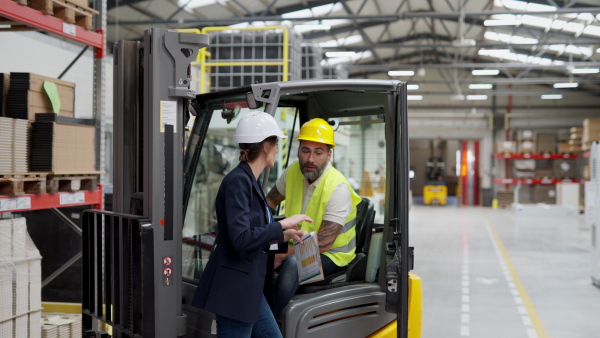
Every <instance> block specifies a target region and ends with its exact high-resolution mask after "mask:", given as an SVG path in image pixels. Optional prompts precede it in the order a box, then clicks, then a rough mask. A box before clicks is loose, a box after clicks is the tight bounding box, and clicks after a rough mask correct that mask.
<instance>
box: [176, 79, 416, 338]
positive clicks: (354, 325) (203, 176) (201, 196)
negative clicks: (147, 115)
mask: <svg viewBox="0 0 600 338" xmlns="http://www.w3.org/2000/svg"><path fill="white" fill-rule="evenodd" d="M403 95H405V84H404V83H402V82H398V81H374V80H364V81H356V80H353V81H348V80H346V81H343V80H331V81H297V82H280V83H271V84H261V85H252V86H245V87H240V88H237V89H232V90H227V91H223V92H219V93H207V94H201V95H198V96H197V97H196V99H194V100H193V101H192V102H191V107H192V109H191V111H193V112H194V113H195V115H196V116H195V118H194V119H192V121H190V123H189V124H188V126H189V134H188V138H189V139H188V141H187V147H186V153H185V164H184V208H185V209H184V225H183V248H182V253H183V279H184V287H183V296H184V300H185V302H184V312H185V313H186V315H187V316H188V328H187V335H188V337H200V336H202V337H204V336H210V335H211V334H213V333H214V328H215V323H214V322H213V321H212V318H213V315H212V314H210V313H207V312H205V311H202V310H199V309H197V308H194V307H192V306H191V300H192V299H193V296H194V291H195V289H196V286H197V283H198V281H199V279H200V276H201V275H202V272H203V270H204V267H205V266H206V264H207V262H208V260H209V259H210V254H211V251H212V248H213V246H214V245H215V239H216V236H217V234H216V232H215V231H216V228H217V226H216V216H215V209H214V201H215V197H216V194H217V191H218V189H219V186H220V183H221V181H222V180H223V178H224V177H225V175H227V173H228V172H229V171H231V170H232V169H233V168H235V167H236V166H237V164H238V163H239V160H238V155H239V149H238V146H237V144H236V143H235V142H233V135H234V133H235V129H236V125H237V122H238V121H239V119H240V117H241V116H243V115H244V114H245V113H247V112H248V111H250V110H251V109H256V108H258V109H259V110H265V111H266V112H268V113H271V114H273V116H274V117H275V119H276V120H277V121H278V122H279V123H280V127H281V129H282V130H283V131H284V133H286V135H287V136H288V138H287V139H282V140H280V142H279V145H278V146H279V147H280V148H279V152H278V159H277V160H276V163H275V166H274V168H272V169H271V170H270V171H269V170H265V172H263V174H262V175H261V177H260V178H259V180H260V182H262V185H263V189H264V190H265V191H269V190H270V189H271V187H272V186H273V185H274V184H275V181H276V180H277V178H278V177H279V175H280V174H281V173H282V172H283V170H284V169H285V168H286V167H287V166H288V165H289V164H291V163H293V162H294V161H296V160H297V149H298V144H299V142H298V140H297V134H298V130H299V128H300V126H301V125H302V124H303V123H304V122H306V121H308V120H310V119H312V118H317V117H319V118H322V119H325V120H326V121H328V122H329V123H330V125H331V126H332V127H333V129H334V130H335V142H336V147H335V148H334V150H333V156H332V160H331V162H332V165H333V166H334V167H335V168H337V169H338V170H340V171H341V172H342V173H343V174H344V175H345V176H346V177H347V178H348V180H349V182H350V184H351V185H352V186H353V188H354V189H355V190H356V192H357V193H358V194H359V195H360V196H361V197H362V198H363V202H362V203H361V204H360V205H359V208H358V216H357V221H358V224H357V244H358V245H357V259H355V260H354V261H353V262H352V263H351V264H350V266H349V267H348V269H347V270H345V271H343V272H341V273H339V274H336V275H335V276H327V277H326V280H325V281H321V282H317V283H313V284H307V285H306V286H304V287H301V289H300V290H299V292H298V293H297V295H296V298H295V299H294V301H293V302H292V303H290V305H288V307H287V308H286V309H285V310H284V313H283V314H282V315H281V317H280V318H279V320H280V321H281V325H282V330H283V334H284V336H285V337H311V336H315V334H318V335H322V334H324V333H327V332H329V333H330V336H344V337H364V336H367V335H369V334H372V333H373V332H375V331H377V330H378V329H380V328H382V327H384V326H386V325H387V324H389V323H392V322H394V320H395V319H396V318H400V317H402V318H403V319H402V320H401V321H402V323H399V324H398V325H399V327H400V326H402V325H404V330H405V329H406V326H405V325H407V324H406V323H407V309H406V304H407V300H406V299H407V298H406V297H407V296H408V289H407V288H408V286H407V285H400V284H402V283H403V284H407V283H408V270H409V264H412V262H409V260H410V261H412V253H411V252H409V248H408V226H407V225H408V224H407V214H408V194H407V192H408V188H407V184H408V163H407V161H408V156H407V145H406V144H405V142H407V135H406V129H405V128H406V120H405V119H406V105H405V98H404V99H402V97H403ZM267 169H269V168H267ZM375 173H377V174H375ZM390 182H397V183H396V184H391V183H390ZM280 214H283V210H280ZM386 225H387V226H386ZM401 228H402V229H401ZM399 232H402V233H403V234H405V237H404V238H402V239H400V238H398V237H396V238H394V233H399ZM394 240H396V241H397V243H398V249H399V250H403V254H402V255H401V257H404V260H401V262H397V263H396V264H397V267H399V269H398V271H400V272H399V274H400V278H398V279H397V283H399V284H398V285H397V286H396V288H395V289H393V291H394V292H391V293H389V292H388V294H387V295H386V288H387V283H388V281H389V279H390V278H389V276H386V275H387V271H386V266H388V263H390V262H391V261H393V260H394V256H395V255H396V252H395V247H394V245H392V243H394ZM386 243H390V249H389V250H382V248H383V247H385V246H386ZM392 275H393V274H392ZM402 275H403V276H402ZM397 277H398V276H397ZM400 281H402V282H400ZM400 294H402V295H400ZM394 297H399V298H400V299H403V300H396V301H395V304H392V303H388V304H387V307H388V310H391V308H394V307H395V306H401V304H403V303H404V304H405V305H404V306H403V308H404V309H403V310H400V311H401V312H402V315H397V314H396V310H393V311H391V312H392V313H390V312H387V311H386V298H388V299H391V298H394ZM334 300H335V302H334ZM240 302H241V303H243V300H240ZM389 307H391V308H389ZM325 314H327V315H326V316H325ZM348 316H352V320H351V321H349V320H348ZM342 333H347V334H342Z"/></svg>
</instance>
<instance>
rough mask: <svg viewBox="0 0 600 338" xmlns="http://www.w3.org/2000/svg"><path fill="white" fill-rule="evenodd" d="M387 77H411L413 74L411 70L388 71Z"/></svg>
mask: <svg viewBox="0 0 600 338" xmlns="http://www.w3.org/2000/svg"><path fill="white" fill-rule="evenodd" d="M388 75H389V76H413V75H415V72H414V71H412V70H390V71H389V72H388Z"/></svg>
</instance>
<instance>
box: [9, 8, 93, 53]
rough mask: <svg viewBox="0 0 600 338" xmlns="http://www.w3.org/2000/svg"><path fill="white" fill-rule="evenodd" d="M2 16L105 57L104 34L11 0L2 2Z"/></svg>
mask: <svg viewBox="0 0 600 338" xmlns="http://www.w3.org/2000/svg"><path fill="white" fill-rule="evenodd" d="M0 16H1V17H5V18H8V19H11V20H14V21H17V22H21V23H24V24H26V25H27V26H31V27H34V28H38V29H40V30H43V31H46V32H49V33H53V34H57V35H60V36H63V37H65V38H68V39H70V40H73V41H77V42H80V43H83V44H86V45H89V46H92V47H94V48H96V56H97V57H98V55H101V56H102V57H103V56H104V37H103V34H102V32H94V31H88V30H86V29H84V28H82V27H79V26H75V25H73V24H69V23H65V22H64V21H62V20H61V19H58V18H55V17H53V16H50V15H45V14H43V13H42V12H40V11H37V10H35V9H33V8H29V7H27V6H23V5H21V4H19V3H16V2H14V1H11V0H0Z"/></svg>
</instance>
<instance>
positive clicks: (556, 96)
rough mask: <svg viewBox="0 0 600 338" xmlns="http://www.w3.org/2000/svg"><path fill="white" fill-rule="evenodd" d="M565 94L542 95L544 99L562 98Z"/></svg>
mask: <svg viewBox="0 0 600 338" xmlns="http://www.w3.org/2000/svg"><path fill="white" fill-rule="evenodd" d="M562 98H563V96H562V95H561V94H545V95H542V100H560V99H562Z"/></svg>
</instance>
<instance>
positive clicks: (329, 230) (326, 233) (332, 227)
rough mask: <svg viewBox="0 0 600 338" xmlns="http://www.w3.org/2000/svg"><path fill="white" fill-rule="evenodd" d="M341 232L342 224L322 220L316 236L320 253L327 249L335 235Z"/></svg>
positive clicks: (329, 247) (333, 240)
mask: <svg viewBox="0 0 600 338" xmlns="http://www.w3.org/2000/svg"><path fill="white" fill-rule="evenodd" d="M341 232H342V225H341V224H339V223H335V222H330V221H323V222H322V223H321V227H320V228H319V233H318V234H317V238H318V240H319V251H320V252H321V253H323V252H327V251H329V249H331V246H332V245H333V242H335V239H336V238H337V236H338V235H339V234H340V233H341Z"/></svg>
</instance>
